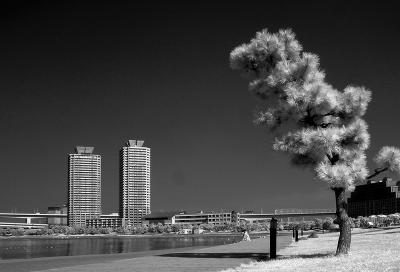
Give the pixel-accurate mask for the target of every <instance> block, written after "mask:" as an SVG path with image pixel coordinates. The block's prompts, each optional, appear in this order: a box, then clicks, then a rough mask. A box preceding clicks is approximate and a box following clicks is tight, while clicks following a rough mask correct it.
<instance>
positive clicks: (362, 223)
mask: <svg viewBox="0 0 400 272" xmlns="http://www.w3.org/2000/svg"><path fill="white" fill-rule="evenodd" d="M351 224H352V227H353V228H354V227H355V228H359V227H360V228H371V227H386V226H399V225H400V214H391V215H388V216H384V215H378V216H375V215H372V216H369V217H358V218H355V219H354V218H352V220H351ZM183 229H189V230H195V229H202V230H203V231H204V232H205V233H213V232H229V233H240V232H243V231H248V232H250V233H251V232H269V223H267V222H265V223H252V224H250V223H240V224H235V223H224V224H220V225H213V224H201V225H199V226H193V225H184V224H175V225H163V224H161V223H159V224H150V225H143V226H135V227H128V228H122V227H119V228H89V227H68V226H60V225H53V226H49V227H47V228H43V229H23V228H19V229H15V228H0V237H2V236H3V237H4V236H24V235H41V236H43V235H59V234H63V235H81V234H85V235H98V234H118V235H139V234H149V235H151V234H176V233H179V232H180V231H181V230H183ZM292 229H299V230H316V229H317V230H335V229H337V225H336V224H335V220H333V219H332V218H330V217H327V218H325V219H315V220H314V221H308V222H301V223H285V224H279V225H278V230H280V231H282V230H292Z"/></svg>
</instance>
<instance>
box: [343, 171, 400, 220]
mask: <svg viewBox="0 0 400 272" xmlns="http://www.w3.org/2000/svg"><path fill="white" fill-rule="evenodd" d="M399 186H400V181H394V180H392V179H390V178H383V179H382V180H381V181H377V182H375V181H369V182H368V183H367V184H364V185H358V186H356V188H355V190H354V191H353V192H352V193H351V196H350V198H349V199H348V201H347V202H348V214H349V216H351V217H353V218H356V217H358V216H370V215H379V214H385V215H388V214H392V213H397V212H400V192H399Z"/></svg>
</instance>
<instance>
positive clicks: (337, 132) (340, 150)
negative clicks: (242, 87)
mask: <svg viewBox="0 0 400 272" xmlns="http://www.w3.org/2000/svg"><path fill="white" fill-rule="evenodd" d="M230 63H231V67H232V68H233V69H235V70H240V71H241V72H242V74H243V75H244V76H245V77H247V78H248V79H249V81H250V83H249V88H250V91H251V92H253V93H254V94H255V95H256V96H258V97H259V98H260V99H261V100H263V101H264V102H265V108H264V109H262V110H260V111H259V113H258V114H257V116H256V122H257V123H258V124H261V125H265V126H267V127H269V128H270V129H271V131H272V132H273V133H274V134H275V135H276V136H277V137H276V138H275V142H274V143H273V148H274V149H275V150H279V151H284V152H287V153H288V154H290V156H291V161H292V162H293V163H294V164H295V165H299V166H304V167H309V168H311V169H313V171H314V172H315V174H316V176H317V177H318V178H319V179H320V180H321V181H324V182H326V183H327V184H328V185H329V186H330V187H331V188H332V190H333V191H334V192H335V199H336V214H337V218H338V221H339V228H340V236H339V241H338V247H337V254H347V253H348V250H349V248H350V243H351V226H350V225H351V224H350V219H349V217H348V215H347V211H346V208H347V200H346V195H345V193H346V191H349V190H352V189H353V188H354V186H355V185H356V184H357V183H358V182H360V181H365V179H366V178H367V175H368V170H367V167H366V155H365V151H366V149H367V148H368V146H369V134H368V131H367V128H368V127H367V124H366V122H365V121H364V120H363V116H364V114H365V112H366V110H367V106H368V103H369V102H370V101H371V93H370V91H368V90H366V89H365V88H364V87H356V86H348V87H346V88H345V89H344V90H337V89H335V88H333V87H332V86H331V85H330V84H328V83H327V82H326V81H325V73H324V72H323V71H322V70H321V69H320V67H319V59H318V56H317V55H315V54H312V53H306V52H303V48H302V46H301V45H300V43H299V42H298V41H297V40H296V38H295V34H294V33H293V32H292V31H291V30H280V31H279V32H278V33H269V32H268V31H267V30H263V31H261V32H258V33H257V34H256V36H255V38H253V39H252V40H251V41H250V42H249V43H247V44H243V45H240V46H238V47H236V48H235V49H234V50H233V51H232V52H231V54H230ZM399 160H400V152H398V151H395V150H393V149H392V148H384V149H383V150H382V151H381V152H380V153H379V155H378V157H377V159H376V161H377V162H378V164H379V165H380V167H383V168H385V167H387V168H388V169H392V170H398V169H397V168H396V167H398V166H399V165H400V163H399ZM383 168H382V169H383ZM378 171H379V170H378Z"/></svg>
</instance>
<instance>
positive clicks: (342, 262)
mask: <svg viewBox="0 0 400 272" xmlns="http://www.w3.org/2000/svg"><path fill="white" fill-rule="evenodd" d="M338 236H339V233H327V234H320V235H319V238H314V239H311V238H309V239H308V240H301V241H299V242H298V243H292V244H291V245H290V246H288V247H286V248H284V249H283V250H281V251H279V252H278V259H277V260H273V261H266V262H252V263H250V264H243V265H241V266H239V267H236V268H232V269H227V270H224V271H225V272H242V271H243V272H253V271H254V272H258V271H263V272H264V271H274V272H275V271H307V272H309V271H329V272H336V271H363V272H365V271H371V272H372V271H400V229H399V228H396V229H388V230H380V229H369V230H360V229H355V230H353V232H352V243H351V252H350V254H349V255H348V256H341V257H336V256H334V253H335V250H336V245H337V240H338Z"/></svg>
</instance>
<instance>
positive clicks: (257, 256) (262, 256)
mask: <svg viewBox="0 0 400 272" xmlns="http://www.w3.org/2000/svg"><path fill="white" fill-rule="evenodd" d="M158 256H159V257H179V258H218V259H219V258H232V259H252V260H254V261H258V262H259V261H269V260H271V259H270V257H269V253H255V252H245V253H230V252H227V253H191V252H182V253H168V254H162V255H158ZM329 256H334V253H314V254H299V255H291V256H288V255H285V256H282V255H278V256H277V259H278V260H285V259H294V258H302V259H312V258H322V257H329Z"/></svg>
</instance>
